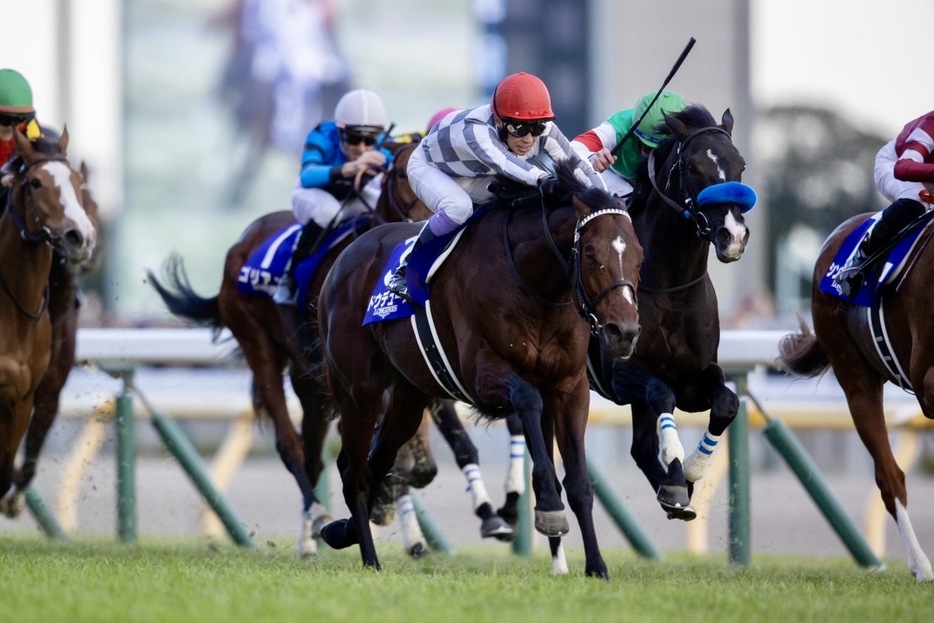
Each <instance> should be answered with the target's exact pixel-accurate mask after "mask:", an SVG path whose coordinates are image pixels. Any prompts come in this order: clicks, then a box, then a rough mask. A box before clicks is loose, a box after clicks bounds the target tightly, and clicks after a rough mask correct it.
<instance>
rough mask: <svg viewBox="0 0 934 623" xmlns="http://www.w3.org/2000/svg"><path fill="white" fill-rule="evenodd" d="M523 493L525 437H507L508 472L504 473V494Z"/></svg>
mask: <svg viewBox="0 0 934 623" xmlns="http://www.w3.org/2000/svg"><path fill="white" fill-rule="evenodd" d="M524 492H525V436H524V435H512V436H510V437H509V470H508V471H507V472H506V493H518V494H519V495H522V494H523V493H524Z"/></svg>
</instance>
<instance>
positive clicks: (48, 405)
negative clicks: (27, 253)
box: [0, 130, 102, 517]
mask: <svg viewBox="0 0 934 623" xmlns="http://www.w3.org/2000/svg"><path fill="white" fill-rule="evenodd" d="M44 131H45V132H46V134H47V135H51V134H52V133H51V132H50V131H48V130H44ZM79 171H80V173H81V179H82V184H81V199H82V204H83V206H84V210H85V212H87V215H88V218H90V219H91V223H92V224H93V225H94V227H95V229H96V228H97V227H98V206H97V202H96V201H95V200H94V198H93V197H92V196H91V192H90V191H89V190H88V184H87V182H88V169H87V166H85V163H84V162H82V163H81V165H80V167H79ZM97 242H98V243H97V244H96V245H95V247H94V252H93V253H92V255H91V258H90V259H89V260H88V261H87V262H84V263H82V264H81V265H75V264H73V263H71V262H69V261H68V260H67V259H66V258H65V257H63V256H62V255H61V254H60V253H58V252H57V251H56V252H55V254H54V255H53V258H52V270H51V272H50V273H49V320H50V321H51V323H52V352H51V356H50V357H49V366H48V368H47V369H46V371H45V375H44V376H43V377H42V382H41V383H40V384H39V387H38V388H37V389H36V394H35V401H34V408H33V412H32V419H30V421H29V428H28V429H27V430H26V438H25V441H24V444H23V462H22V464H21V465H20V467H19V469H17V470H16V473H15V475H14V477H13V485H14V489H13V491H11V492H10V494H9V495H7V496H6V497H5V498H3V499H2V500H0V510H2V511H3V512H4V513H5V514H6V515H7V516H8V517H17V516H19V515H20V513H22V511H23V508H24V507H25V503H26V489H27V487H29V485H30V484H31V483H32V481H33V479H34V478H35V476H36V469H37V466H38V462H39V454H40V453H41V452H42V446H43V444H44V443H45V439H46V437H47V436H48V434H49V429H50V428H51V427H52V424H53V423H54V422H55V417H56V416H57V415H58V407H59V403H60V400H61V394H62V389H63V388H64V387H65V383H66V382H67V381H68V376H69V375H70V374H71V371H72V369H73V368H74V366H75V347H76V345H77V337H78V313H79V299H78V291H79V290H78V280H79V277H80V276H81V275H82V274H84V273H87V272H89V271H93V270H96V268H97V263H98V260H99V258H100V257H101V248H102V247H101V244H100V237H98V240H97Z"/></svg>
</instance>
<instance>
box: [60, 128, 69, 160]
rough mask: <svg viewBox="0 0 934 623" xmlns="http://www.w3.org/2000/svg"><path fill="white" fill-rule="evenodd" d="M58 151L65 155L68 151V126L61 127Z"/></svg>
mask: <svg viewBox="0 0 934 623" xmlns="http://www.w3.org/2000/svg"><path fill="white" fill-rule="evenodd" d="M58 153H60V154H61V155H63V156H64V155H65V154H67V153H68V126H67V125H65V126H64V127H63V128H62V136H61V138H59V139H58Z"/></svg>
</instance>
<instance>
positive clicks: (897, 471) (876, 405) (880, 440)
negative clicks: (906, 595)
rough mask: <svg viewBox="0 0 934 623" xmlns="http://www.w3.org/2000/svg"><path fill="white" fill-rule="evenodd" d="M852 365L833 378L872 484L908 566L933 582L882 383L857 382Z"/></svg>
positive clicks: (915, 572)
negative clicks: (868, 459) (869, 465)
mask: <svg viewBox="0 0 934 623" xmlns="http://www.w3.org/2000/svg"><path fill="white" fill-rule="evenodd" d="M841 367H842V366H841ZM852 367H855V366H852ZM852 367H851V369H850V370H848V371H846V372H843V371H841V373H839V374H837V377H838V380H839V382H840V386H841V387H842V388H843V390H844V393H845V394H846V399H847V405H848V407H849V409H850V414H851V416H852V417H853V424H854V425H855V426H856V431H857V432H858V433H859V437H860V439H861V440H862V441H863V445H865V446H866V450H868V451H869V454H870V456H872V460H873V464H874V466H875V477H876V485H877V486H878V487H879V493H880V494H881V495H882V502H883V503H884V504H885V509H886V510H887V511H888V512H889V514H890V515H891V516H892V517H893V518H894V519H895V523H896V524H897V525H898V531H899V533H900V534H901V535H902V540H903V541H904V543H905V550H906V552H907V558H908V569H909V570H910V571H911V573H912V574H913V575H914V576H915V579H916V580H918V581H919V582H930V581H934V571H932V569H931V563H930V561H929V560H928V558H927V556H925V554H924V551H923V550H922V549H921V545H920V543H919V542H918V538H917V536H916V535H915V532H914V529H913V528H912V525H911V519H910V518H909V517H908V489H907V488H906V487H905V473H904V472H903V471H902V470H901V468H899V466H898V464H897V463H896V462H895V456H894V455H893V454H892V447H891V445H890V444H889V436H888V429H887V427H886V423H885V413H884V411H883V409H882V384H881V382H878V381H877V382H876V383H867V382H865V380H863V381H862V382H860V381H859V380H858V379H857V378H856V377H855V375H854V374H853V371H852ZM835 371H836V370H835ZM867 388H868V389H867Z"/></svg>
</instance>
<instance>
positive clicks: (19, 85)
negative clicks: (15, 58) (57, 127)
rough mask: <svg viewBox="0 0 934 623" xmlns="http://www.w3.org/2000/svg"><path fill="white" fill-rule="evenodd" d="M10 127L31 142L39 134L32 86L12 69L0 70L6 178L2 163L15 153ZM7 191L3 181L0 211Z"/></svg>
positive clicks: (0, 140)
mask: <svg viewBox="0 0 934 623" xmlns="http://www.w3.org/2000/svg"><path fill="white" fill-rule="evenodd" d="M14 127H18V128H19V131H20V132H21V133H23V134H25V135H26V137H27V138H29V140H31V141H34V140H36V139H37V138H39V137H40V136H42V132H41V130H40V129H39V124H38V123H36V111H35V109H34V108H33V106H32V88H31V87H30V86H29V83H28V82H27V81H26V78H24V77H23V74H21V73H19V72H18V71H16V70H14V69H0V174H2V175H3V177H6V171H5V167H6V165H7V164H8V163H9V162H10V160H11V159H12V158H13V154H14V153H16V142H15V141H14V140H13V128H14ZM8 190H9V189H8V187H7V185H6V180H5V183H4V184H3V185H2V190H0V201H2V203H0V211H2V210H3V209H4V208H5V207H6V195H7V192H8Z"/></svg>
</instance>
